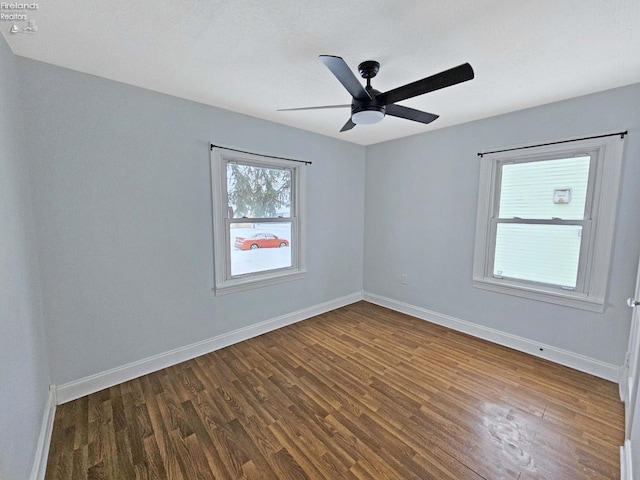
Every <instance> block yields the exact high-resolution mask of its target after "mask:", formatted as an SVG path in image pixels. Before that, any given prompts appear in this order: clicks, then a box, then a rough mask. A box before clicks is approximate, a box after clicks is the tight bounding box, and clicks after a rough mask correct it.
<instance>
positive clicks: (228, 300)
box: [19, 59, 365, 385]
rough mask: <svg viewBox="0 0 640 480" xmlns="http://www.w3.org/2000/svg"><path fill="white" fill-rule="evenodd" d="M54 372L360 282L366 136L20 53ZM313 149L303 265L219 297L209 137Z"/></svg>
mask: <svg viewBox="0 0 640 480" xmlns="http://www.w3.org/2000/svg"><path fill="white" fill-rule="evenodd" d="M19 70H20V73H21V82H22V86H23V89H24V96H23V108H24V110H25V111H27V112H33V113H34V114H28V115H26V116H25V123H26V129H27V131H28V135H29V142H28V145H27V153H28V158H29V161H30V162H31V166H32V189H33V203H34V210H35V215H36V225H37V230H38V232H37V233H38V239H39V245H38V249H39V254H40V258H41V275H42V285H43V299H44V301H43V303H44V313H45V317H46V319H47V338H48V342H49V347H50V350H49V351H50V362H51V377H52V381H53V383H55V384H58V385H60V384H63V383H65V382H69V381H72V380H77V379H80V378H83V377H85V376H88V375H92V374H96V373H100V372H103V371H105V370H108V369H111V368H114V367H119V366H122V365H125V364H127V363H130V362H133V361H137V360H140V359H143V358H146V357H149V356H152V355H155V354H159V353H164V352H166V351H168V350H171V349H174V348H177V347H183V346H185V345H189V344H191V343H195V342H198V341H201V340H204V339H208V338H211V337H214V336H216V335H220V334H222V333H226V332H230V331H233V330H236V329H239V328H241V327H245V326H248V325H251V324H254V323H257V322H260V321H263V320H267V319H271V318H274V317H277V316H279V315H283V314H287V313H290V312H293V311H296V310H299V309H303V308H307V307H310V306H313V305H317V304H320V303H322V302H325V301H329V300H334V299H336V298H339V297H342V296H345V295H349V294H353V293H359V292H361V290H362V268H363V267H362V260H363V254H362V243H363V238H362V235H363V231H364V225H363V223H364V168H365V149H364V147H361V146H357V145H353V144H349V143H346V142H342V141H338V140H335V139H330V138H327V137H322V136H320V135H317V134H312V133H307V132H303V131H299V130H296V129H293V128H290V127H285V126H281V125H276V124H273V123H270V122H266V121H263V120H259V119H256V118H252V117H248V116H243V115H239V114H235V113H232V112H228V111H224V110H220V109H216V108H212V107H208V106H204V105H201V104H197V103H192V102H189V101H186V100H181V99H178V98H174V97H170V96H166V95H161V94H157V93H154V92H151V91H148V90H144V89H140V88H136V87H131V86H128V85H124V84H121V83H117V82H113V81H109V80H105V79H102V78H97V77H93V76H90V75H85V74H80V73H77V72H73V71H70V70H66V69H62V68H58V67H54V66H51V65H47V64H43V63H40V62H35V61H32V60H27V59H20V61H19ZM210 141H211V142H214V143H215V142H217V143H221V144H226V145H233V146H237V147H240V148H243V149H248V150H256V151H259V152H269V153H273V154H276V155H283V156H291V157H297V158H304V159H308V160H311V161H312V162H313V165H311V166H310V167H308V168H309V170H308V231H307V238H308V244H307V245H308V248H307V252H308V255H307V267H308V271H309V273H308V276H307V277H306V278H305V279H304V280H300V281H294V282H288V283H285V284H281V285H277V286H272V287H266V288H260V289H257V290H254V291H250V292H243V293H238V294H233V295H227V296H222V297H215V296H214V294H213V292H212V291H211V289H212V287H213V247H212V222H211V186H210V168H209V148H208V146H209V142H210Z"/></svg>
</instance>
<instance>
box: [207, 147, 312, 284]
mask: <svg viewBox="0 0 640 480" xmlns="http://www.w3.org/2000/svg"><path fill="white" fill-rule="evenodd" d="M304 170H305V165H304V162H300V161H295V160H285V159H280V158H273V157H270V156H262V155H258V154H252V153H244V152H238V151H236V150H232V149H226V148H222V147H215V148H213V149H212V152H211V176H212V177H211V178H212V194H213V201H212V203H213V221H214V274H215V291H216V295H222V294H227V293H233V292H237V291H242V290H247V289H250V288H255V287H258V286H264V285H272V284H275V283H280V282H283V281H289V280H294V279H296V278H299V277H300V276H301V275H303V274H304V273H305V269H304V255H303V252H304V248H303V247H304V238H303V237H304V236H303V231H304V229H303V223H304V215H303V206H304V201H303V199H304V188H305V181H304Z"/></svg>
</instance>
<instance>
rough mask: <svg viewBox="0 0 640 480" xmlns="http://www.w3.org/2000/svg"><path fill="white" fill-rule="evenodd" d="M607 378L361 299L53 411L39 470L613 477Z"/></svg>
mask: <svg viewBox="0 0 640 480" xmlns="http://www.w3.org/2000/svg"><path fill="white" fill-rule="evenodd" d="M623 432H624V425H623V408H622V404H621V403H620V401H619V398H618V391H617V385H615V384H613V383H611V382H607V381H604V380H601V379H598V378H595V377H591V376H589V375H586V374H583V373H580V372H577V371H574V370H571V369H568V368H565V367H562V366H558V365H555V364H553V363H550V362H547V361H544V360H541V359H537V358H534V357H530V356H527V355H525V354H522V353H519V352H516V351H513V350H510V349H507V348H504V347H500V346H497V345H494V344H491V343H488V342H484V341H482V340H478V339H475V338H473V337H469V336H466V335H463V334H460V333H457V332H454V331H451V330H448V329H446V328H442V327H439V326H436V325H432V324H430V323H427V322H424V321H422V320H417V319H414V318H411V317H409V316H406V315H402V314H399V313H396V312H392V311H390V310H387V309H384V308H382V307H378V306H375V305H372V304H369V303H366V302H359V303H356V304H353V305H350V306H347V307H344V308H341V309H339V310H335V311H332V312H329V313H326V314H324V315H320V316H317V317H314V318H312V319H309V320H306V321H304V322H300V323H297V324H295V325H291V326H288V327H285V328H282V329H280V330H277V331H274V332H271V333H268V334H265V335H262V336H260V337H257V338H253V339H251V340H247V341H245V342H242V343H239V344H237V345H233V346H231V347H228V348H225V349H222V350H219V351H217V352H214V353H211V354H208V355H204V356H202V357H198V358H196V359H194V360H191V361H188V362H184V363H181V364H179V365H176V366H173V367H170V368H166V369H164V370H161V371H158V372H155V373H153V374H150V375H146V376H144V377H140V378H137V379H135V380H132V381H130V382H126V383H123V384H120V385H117V386H115V387H112V388H109V389H106V390H103V391H100V392H97V393H95V394H92V395H89V396H87V397H84V398H81V399H78V400H75V401H72V402H69V403H66V404H63V405H60V406H59V407H58V410H57V412H56V417H55V424H54V428H53V436H52V442H51V448H50V453H49V461H48V465H47V474H46V479H47V480H63V479H91V480H98V479H118V480H127V479H144V480H147V479H149V480H150V479H167V480H174V479H189V480H190V479H198V480H200V479H202V480H205V479H207V480H209V479H214V478H215V479H331V480H338V479H347V480H353V479H376V480H377V479H402V480H407V479H422V480H424V479H437V480H440V479H452V480H453V479H455V480H480V479H485V480H499V479H510V480H511V479H513V480H530V479H549V480H565V479H567V480H580V479H618V478H620V471H619V445H621V443H622V441H623Z"/></svg>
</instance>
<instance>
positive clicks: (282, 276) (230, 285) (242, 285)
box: [213, 270, 307, 297]
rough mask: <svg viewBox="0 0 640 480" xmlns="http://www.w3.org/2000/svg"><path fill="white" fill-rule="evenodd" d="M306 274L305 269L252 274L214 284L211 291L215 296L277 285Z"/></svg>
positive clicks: (298, 278)
mask: <svg viewBox="0 0 640 480" xmlns="http://www.w3.org/2000/svg"><path fill="white" fill-rule="evenodd" d="M306 274H307V271H306V270H297V271H295V272H283V273H276V274H268V275H264V276H261V277H256V276H253V277H251V278H239V279H235V280H227V281H226V282H224V283H223V284H222V285H216V286H215V287H214V288H213V291H214V293H215V295H216V297H218V296H221V295H228V294H231V293H237V292H244V291H247V290H253V289H254V288H259V287H267V286H270V285H278V284H280V283H285V282H292V281H294V280H300V279H301V278H303V277H304V276H305V275H306Z"/></svg>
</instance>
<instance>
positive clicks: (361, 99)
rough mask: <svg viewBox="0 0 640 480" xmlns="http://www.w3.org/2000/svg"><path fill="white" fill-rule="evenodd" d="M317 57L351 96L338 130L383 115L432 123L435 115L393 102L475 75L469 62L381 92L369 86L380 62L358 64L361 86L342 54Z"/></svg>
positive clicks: (307, 108) (378, 118)
mask: <svg viewBox="0 0 640 480" xmlns="http://www.w3.org/2000/svg"><path fill="white" fill-rule="evenodd" d="M320 60H322V62H323V63H324V64H325V65H326V67H327V68H328V69H329V70H330V71H331V73H333V75H334V76H335V77H336V78H337V79H338V81H339V82H340V83H341V84H342V86H343V87H344V88H346V89H347V91H348V92H349V93H350V94H351V97H352V101H351V117H350V118H349V120H347V123H345V124H344V126H343V127H342V129H341V130H340V131H341V132H344V131H347V130H351V129H352V128H353V127H355V126H356V125H370V124H373V123H378V122H380V121H381V120H382V119H383V118H384V117H385V116H386V115H391V116H392V117H398V118H404V119H407V120H411V121H414V122H420V123H425V124H426V123H431V122H433V121H434V120H435V119H436V118H438V115H435V114H433V113H428V112H422V111H420V110H414V109H413V108H409V107H403V106H401V105H396V102H400V101H402V100H406V99H408V98H413V97H417V96H418V95H423V94H425V93H429V92H433V91H435V90H439V89H441V88H446V87H450V86H452V85H456V84H458V83H462V82H466V81H468V80H471V79H473V77H474V72H473V68H471V65H469V64H468V63H464V64H462V65H459V66H457V67H454V68H451V69H449V70H445V71H444V72H440V73H437V74H435V75H432V76H430V77H426V78H423V79H422V80H418V81H416V82H412V83H408V84H406V85H403V86H401V87H398V88H394V89H393V90H389V91H388V92H384V93H381V92H379V91H378V90H376V89H374V88H373V87H372V86H371V79H372V78H373V77H375V76H376V75H377V74H378V72H379V71H380V63H378V62H376V61H375V60H367V61H364V62H362V63H361V64H360V65H358V72H360V76H361V77H362V78H364V79H366V80H367V85H366V86H364V87H363V86H362V84H361V83H360V81H359V80H358V78H357V77H356V76H355V75H354V74H353V72H352V71H351V69H350V68H349V66H348V65H347V63H346V62H345V61H344V60H343V59H342V58H341V57H335V56H333V55H320ZM348 106H349V105H327V106H324V107H322V106H320V107H302V108H288V109H282V110H280V111H285V110H318V109H323V108H344V107H348Z"/></svg>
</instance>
